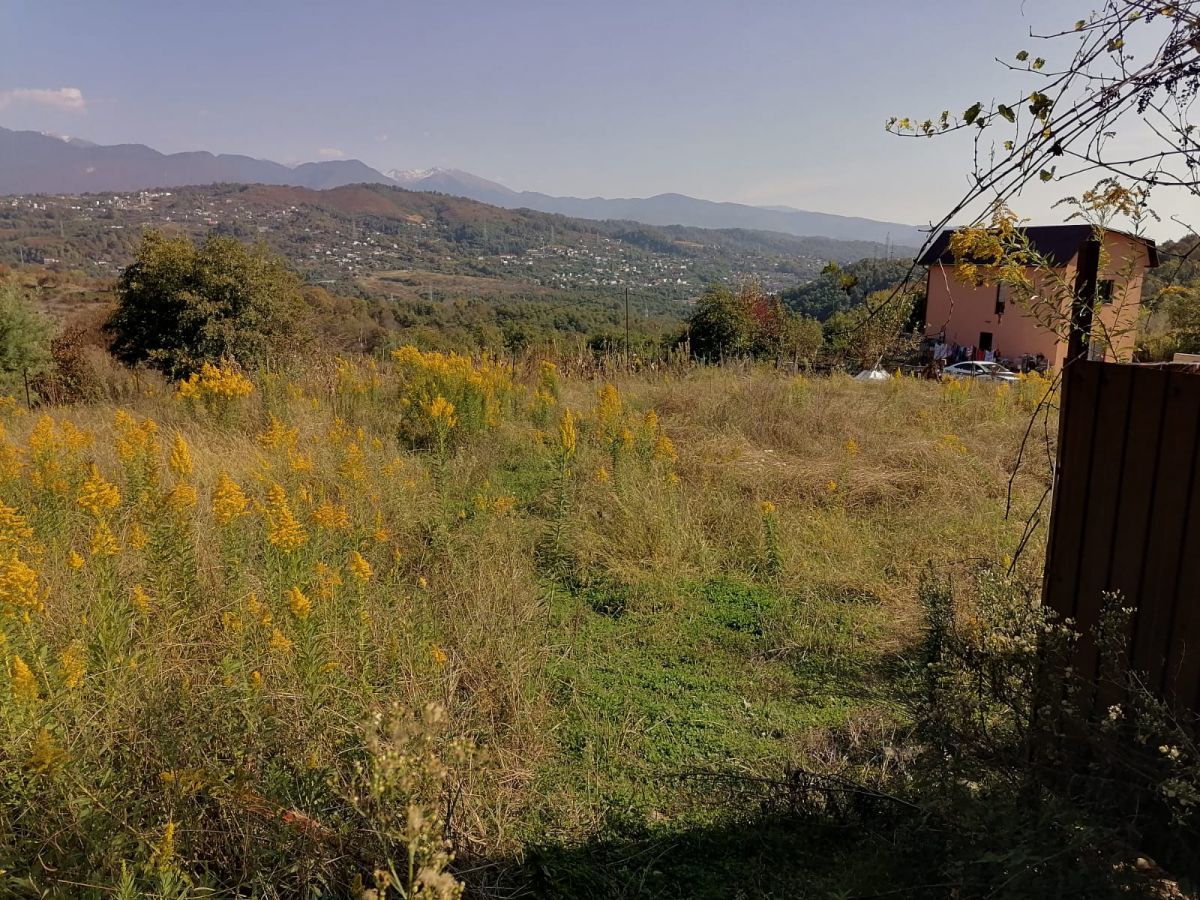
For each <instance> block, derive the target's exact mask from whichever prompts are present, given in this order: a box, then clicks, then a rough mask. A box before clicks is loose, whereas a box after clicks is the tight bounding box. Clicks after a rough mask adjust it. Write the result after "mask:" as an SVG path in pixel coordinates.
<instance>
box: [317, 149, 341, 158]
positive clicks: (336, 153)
mask: <svg viewBox="0 0 1200 900" xmlns="http://www.w3.org/2000/svg"><path fill="white" fill-rule="evenodd" d="M345 155H346V151H345V150H339V149H338V148H337V147H322V148H321V149H320V150H318V151H317V156H319V157H321V158H322V159H341V158H342V157H343V156H345Z"/></svg>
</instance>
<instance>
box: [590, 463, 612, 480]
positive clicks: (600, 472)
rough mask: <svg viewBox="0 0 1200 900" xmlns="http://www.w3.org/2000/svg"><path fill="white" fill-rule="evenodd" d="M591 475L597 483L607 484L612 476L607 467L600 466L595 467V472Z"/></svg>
mask: <svg viewBox="0 0 1200 900" xmlns="http://www.w3.org/2000/svg"><path fill="white" fill-rule="evenodd" d="M593 477H594V478H595V479H596V483H597V484H607V483H608V482H609V480H610V479H611V477H612V476H610V475H609V474H608V469H606V468H604V466H600V467H599V468H597V469H596V474H595V476H593Z"/></svg>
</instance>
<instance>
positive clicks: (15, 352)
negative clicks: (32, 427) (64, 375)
mask: <svg viewBox="0 0 1200 900" xmlns="http://www.w3.org/2000/svg"><path fill="white" fill-rule="evenodd" d="M51 333H52V328H51V326H50V323H49V322H48V321H47V320H46V318H45V316H43V315H42V314H41V313H40V312H38V311H37V310H36V309H34V307H33V305H32V304H31V303H30V302H29V299H28V298H27V297H26V296H25V292H24V291H23V290H21V286H20V285H19V284H18V283H17V281H16V280H15V279H13V278H5V279H2V280H0V374H2V375H3V378H4V382H5V388H6V389H8V390H10V391H11V390H13V389H15V388H16V387H17V386H18V385H21V386H23V387H24V388H25V390H26V399H27V400H28V385H29V378H30V377H32V376H34V375H39V374H41V373H42V372H45V371H46V370H47V369H49V368H50V365H51V362H52V357H51V355H50V338H51Z"/></svg>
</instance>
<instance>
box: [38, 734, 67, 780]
mask: <svg viewBox="0 0 1200 900" xmlns="http://www.w3.org/2000/svg"><path fill="white" fill-rule="evenodd" d="M66 758H67V751H66V749H64V748H63V746H62V745H61V744H60V743H59V742H58V741H56V740H55V739H54V735H53V734H52V733H51V732H50V729H49V728H40V729H38V733H37V734H36V735H35V736H34V738H33V745H32V746H31V747H30V748H29V768H30V769H31V770H32V771H33V772H36V773H37V774H39V775H44V774H46V773H47V772H50V771H53V770H54V769H57V768H58V767H59V766H60V765H62V763H63V762H64V761H65V760H66Z"/></svg>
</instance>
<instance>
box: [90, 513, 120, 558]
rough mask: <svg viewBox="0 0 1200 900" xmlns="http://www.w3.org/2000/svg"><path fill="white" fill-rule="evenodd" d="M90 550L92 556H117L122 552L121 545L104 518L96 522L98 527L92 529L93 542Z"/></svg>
mask: <svg viewBox="0 0 1200 900" xmlns="http://www.w3.org/2000/svg"><path fill="white" fill-rule="evenodd" d="M88 552H89V553H90V554H91V555H92V556H116V555H117V554H118V553H120V552H121V545H120V544H118V543H117V538H116V536H115V535H114V534H113V533H112V529H111V528H109V527H108V523H107V522H105V521H104V520H103V519H101V520H100V521H98V522H97V523H96V528H95V529H94V530H93V531H92V542H91V544H90V545H89V547H88Z"/></svg>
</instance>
